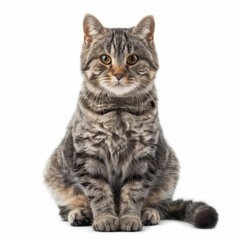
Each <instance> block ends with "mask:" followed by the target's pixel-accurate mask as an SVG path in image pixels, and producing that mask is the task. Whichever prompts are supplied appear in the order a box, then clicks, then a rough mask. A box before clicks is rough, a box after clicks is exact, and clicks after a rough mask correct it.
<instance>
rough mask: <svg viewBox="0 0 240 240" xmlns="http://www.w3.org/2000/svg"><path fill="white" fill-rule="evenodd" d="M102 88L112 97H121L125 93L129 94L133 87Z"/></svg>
mask: <svg viewBox="0 0 240 240" xmlns="http://www.w3.org/2000/svg"><path fill="white" fill-rule="evenodd" d="M104 88H105V89H106V90H107V91H108V92H110V93H113V94H114V95H117V96H122V95H125V94H127V93H130V92H132V91H133V90H134V88H135V86H113V87H112V86H107V85H105V86H104Z"/></svg>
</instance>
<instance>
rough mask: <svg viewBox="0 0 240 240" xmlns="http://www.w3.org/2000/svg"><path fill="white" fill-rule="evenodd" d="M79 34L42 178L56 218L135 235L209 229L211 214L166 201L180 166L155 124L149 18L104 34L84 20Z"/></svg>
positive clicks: (213, 213) (154, 62) (198, 204)
mask: <svg viewBox="0 0 240 240" xmlns="http://www.w3.org/2000/svg"><path fill="white" fill-rule="evenodd" d="M83 30H84V44H83V47H82V54H81V70H82V73H83V76H84V82H83V85H82V88H81V91H80V96H79V100H78V103H77V108H76V111H75V113H74V115H73V117H72V119H71V121H70V123H69V126H68V128H67V131H66V135H65V137H64V138H63V140H62V142H61V143H60V145H59V146H58V147H57V148H56V150H55V151H54V153H53V154H52V156H51V158H50V159H49V162H48V164H47V167H46V170H45V175H44V178H45V182H46V184H47V186H48V188H49V190H50V192H51V193H52V195H53V197H54V199H55V201H56V203H57V205H58V207H59V209H60V215H61V217H62V219H63V220H66V221H68V222H69V223H70V224H71V225H73V226H82V225H92V226H93V229H94V230H96V231H118V230H121V231H139V230H141V229H142V226H143V225H155V224H158V223H159V221H160V219H178V220H182V221H186V222H189V223H192V224H194V225H195V226H196V227H198V228H213V227H214V226H215V225H216V223H217V220H218V214H217V212H216V211H215V209H214V208H212V207H210V206H208V205H207V204H205V203H203V202H193V201H184V200H172V196H173V193H174V190H175V187H176V184H177V181H178V175H179V165H178V161H177V159H176V157H175V154H174V152H173V150H172V149H171V147H170V146H169V145H168V144H167V142H166V140H165V139H164V136H163V132H162V129H161V126H160V123H159V118H158V101H157V93H156V88H155V85H154V79H155V76H156V72H157V70H158V59H157V53H156V49H155V47H154V41H153V35H154V19H153V17H152V16H147V17H145V18H143V19H142V20H141V21H140V22H139V24H138V25H136V26H135V27H132V28H113V29H109V28H105V27H103V26H102V24H101V23H100V22H99V21H98V20H97V19H96V18H95V17H94V16H92V15H86V16H85V18H84V22H83Z"/></svg>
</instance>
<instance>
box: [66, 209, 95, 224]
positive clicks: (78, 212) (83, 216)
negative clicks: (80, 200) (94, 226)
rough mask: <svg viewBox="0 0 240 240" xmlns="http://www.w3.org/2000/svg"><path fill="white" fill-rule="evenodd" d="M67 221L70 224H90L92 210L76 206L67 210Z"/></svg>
mask: <svg viewBox="0 0 240 240" xmlns="http://www.w3.org/2000/svg"><path fill="white" fill-rule="evenodd" d="M68 222H69V223H70V224H71V225H72V226H90V225H91V223H92V211H91V210H90V209H86V208H76V209H73V210H71V211H70V212H69V214H68Z"/></svg>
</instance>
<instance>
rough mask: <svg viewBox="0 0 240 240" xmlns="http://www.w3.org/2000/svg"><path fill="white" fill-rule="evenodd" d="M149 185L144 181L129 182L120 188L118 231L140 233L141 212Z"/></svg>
mask: <svg viewBox="0 0 240 240" xmlns="http://www.w3.org/2000/svg"><path fill="white" fill-rule="evenodd" d="M148 188H149V185H148V183H147V182H146V181H145V180H141V181H130V182H128V183H126V184H125V185H124V186H123V187H122V191H121V205H120V214H119V216H120V229H121V230H122V231H140V230H141V229H142V221H141V210H142V206H143V202H144V199H145V196H146V193H147V192H148Z"/></svg>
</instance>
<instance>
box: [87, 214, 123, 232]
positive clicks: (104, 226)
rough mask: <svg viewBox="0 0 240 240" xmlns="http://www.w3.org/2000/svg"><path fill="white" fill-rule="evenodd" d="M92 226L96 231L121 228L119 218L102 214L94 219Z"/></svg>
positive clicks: (109, 230)
mask: <svg viewBox="0 0 240 240" xmlns="http://www.w3.org/2000/svg"><path fill="white" fill-rule="evenodd" d="M92 226H93V229H94V230H95V231H100V232H115V231H117V230H118V229H119V219H118V217H115V216H112V215H101V216H98V217H96V218H95V219H94V221H93V225H92Z"/></svg>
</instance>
